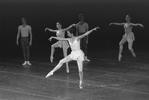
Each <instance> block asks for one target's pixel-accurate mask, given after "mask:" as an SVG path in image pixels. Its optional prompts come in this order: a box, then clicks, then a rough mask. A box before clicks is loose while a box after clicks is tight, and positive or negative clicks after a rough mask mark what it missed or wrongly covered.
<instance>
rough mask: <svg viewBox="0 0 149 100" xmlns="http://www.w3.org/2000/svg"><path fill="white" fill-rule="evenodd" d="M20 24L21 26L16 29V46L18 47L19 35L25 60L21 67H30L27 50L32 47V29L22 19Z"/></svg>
mask: <svg viewBox="0 0 149 100" xmlns="http://www.w3.org/2000/svg"><path fill="white" fill-rule="evenodd" d="M22 23H23V24H22V25H20V26H19V27H18V34H17V40H16V44H17V45H19V37H20V35H21V44H22V50H23V56H24V60H25V61H24V63H23V64H22V65H31V63H30V62H29V58H30V51H29V48H30V46H31V45H32V29H31V26H30V25H27V23H26V19H25V18H22ZM29 37H30V38H29Z"/></svg>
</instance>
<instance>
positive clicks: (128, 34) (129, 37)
mask: <svg viewBox="0 0 149 100" xmlns="http://www.w3.org/2000/svg"><path fill="white" fill-rule="evenodd" d="M130 19H131V18H130V17H129V15H126V23H110V25H112V24H113V25H122V26H124V30H125V34H124V35H123V38H122V40H121V41H120V43H119V55H118V60H119V61H121V57H122V51H123V44H124V43H125V42H126V41H127V42H128V49H129V50H130V52H131V53H132V56H134V57H136V54H135V53H134V51H133V48H132V46H133V41H134V40H135V36H134V33H133V32H132V28H133V26H141V27H143V25H142V24H140V23H138V24H134V23H131V22H130Z"/></svg>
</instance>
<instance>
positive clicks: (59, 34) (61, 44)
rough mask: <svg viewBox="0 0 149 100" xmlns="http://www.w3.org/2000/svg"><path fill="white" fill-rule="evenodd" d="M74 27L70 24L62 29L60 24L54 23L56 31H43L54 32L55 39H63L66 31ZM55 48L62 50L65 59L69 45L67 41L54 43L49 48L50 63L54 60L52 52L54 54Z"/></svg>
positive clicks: (67, 68) (67, 69)
mask: <svg viewBox="0 0 149 100" xmlns="http://www.w3.org/2000/svg"><path fill="white" fill-rule="evenodd" d="M74 25H75V24H72V25H70V26H69V27H67V28H64V29H62V25H61V24H60V22H57V23H56V27H57V30H53V29H50V28H45V31H46V30H49V31H50V32H55V33H56V36H57V37H61V38H65V32H66V31H67V30H68V29H70V28H71V27H73V26H74ZM55 48H62V49H63V55H64V57H66V56H67V50H68V48H69V44H68V42H67V41H61V40H59V41H58V42H56V43H54V44H53V45H52V46H51V56H50V61H51V63H53V59H54V57H53V55H54V52H55ZM66 71H67V73H69V67H68V63H66Z"/></svg>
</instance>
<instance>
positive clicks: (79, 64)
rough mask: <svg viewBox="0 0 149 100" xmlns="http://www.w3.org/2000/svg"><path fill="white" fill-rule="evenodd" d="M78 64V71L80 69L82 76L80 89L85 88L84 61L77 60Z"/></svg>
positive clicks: (80, 75)
mask: <svg viewBox="0 0 149 100" xmlns="http://www.w3.org/2000/svg"><path fill="white" fill-rule="evenodd" d="M77 64H78V71H79V77H80V84H79V87H80V89H82V88H83V85H82V84H83V61H80V60H77Z"/></svg>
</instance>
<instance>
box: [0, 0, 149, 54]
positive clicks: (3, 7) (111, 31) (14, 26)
mask: <svg viewBox="0 0 149 100" xmlns="http://www.w3.org/2000/svg"><path fill="white" fill-rule="evenodd" d="M80 13H83V14H84V16H85V21H86V22H87V23H88V24H89V29H91V28H94V27H95V26H99V27H100V30H98V31H97V32H93V33H92V34H90V36H89V37H90V38H89V45H88V49H89V52H90V54H91V52H92V51H99V52H100V50H118V43H119V41H120V40H121V38H122V35H123V34H124V30H123V27H122V26H114V25H113V26H109V23H110V22H125V16H126V15H127V14H129V15H130V17H131V18H132V20H131V22H133V23H142V24H143V25H144V28H141V27H139V26H137V27H134V28H133V32H134V34H135V37H136V41H135V42H134V46H133V47H134V49H135V51H136V52H144V51H145V52H148V50H149V46H148V43H149V40H148V38H149V24H148V22H149V1H148V0H0V53H1V55H3V56H4V55H12V56H20V55H22V51H21V50H22V49H21V46H19V47H18V46H16V35H17V31H18V26H19V25H20V24H22V22H21V18H22V17H25V18H26V19H27V23H28V24H29V25H31V27H32V33H33V45H32V47H31V55H32V56H35V55H36V56H38V55H43V56H48V55H49V54H50V46H51V44H52V43H54V42H56V41H55V40H53V41H52V42H49V41H48V40H47V39H48V38H49V37H50V36H52V35H55V34H54V33H51V32H48V31H47V32H44V29H45V28H46V27H50V28H52V29H56V26H55V24H56V22H57V21H60V22H62V25H63V28H65V27H67V26H69V25H70V24H73V23H77V22H78V21H79V20H78V15H79V14H80ZM124 47H125V50H126V51H127V50H128V49H127V44H125V46H124ZM58 51H59V52H61V50H58Z"/></svg>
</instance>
